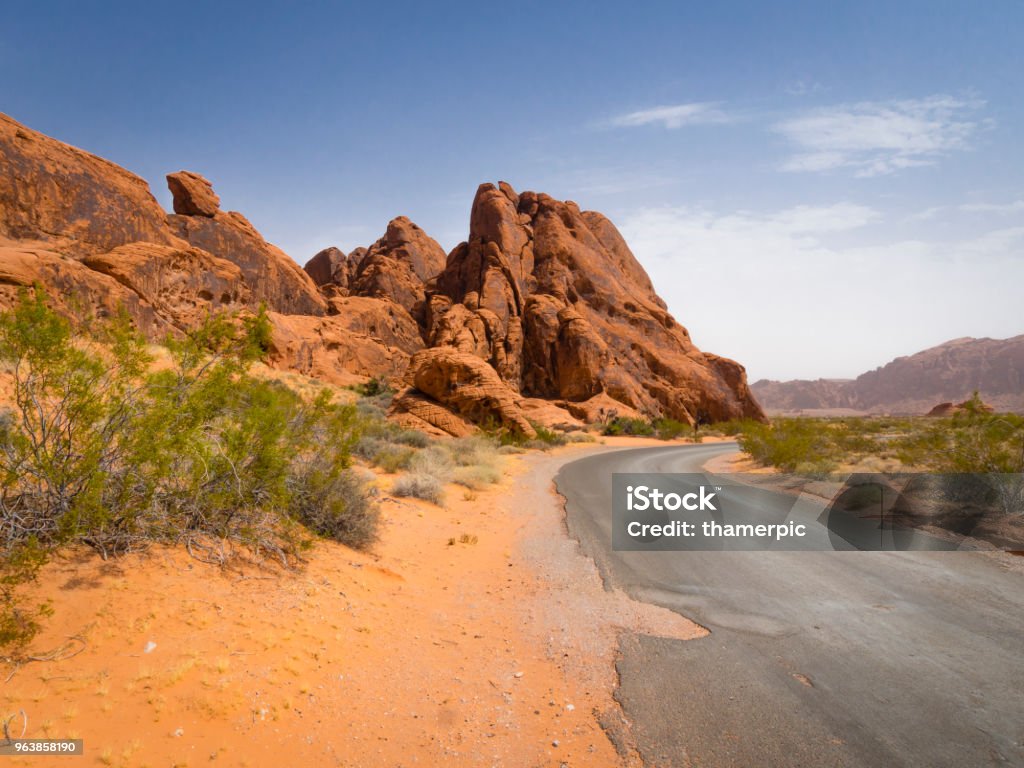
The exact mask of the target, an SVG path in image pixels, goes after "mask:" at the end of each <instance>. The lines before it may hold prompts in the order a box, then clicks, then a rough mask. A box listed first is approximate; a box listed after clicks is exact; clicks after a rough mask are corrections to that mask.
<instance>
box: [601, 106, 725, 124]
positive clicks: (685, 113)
mask: <svg viewBox="0 0 1024 768" xmlns="http://www.w3.org/2000/svg"><path fill="white" fill-rule="evenodd" d="M719 106H720V102H714V101H703V102H692V103H690V104H671V105H665V106H660V107H651V108H650V109H641V110H639V111H637V112H627V113H626V114H623V115H618V116H616V117H613V118H611V119H610V120H608V122H607V124H608V125H612V126H615V127H618V128H637V127H639V126H642V125H658V124H660V125H661V126H662V127H663V128H670V129H672V128H682V127H683V126H687V125H710V124H716V123H728V122H731V121H732V118H730V117H729V115H727V114H726V113H725V112H723V111H722V110H721V109H720V108H719Z"/></svg>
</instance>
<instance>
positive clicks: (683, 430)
mask: <svg viewBox="0 0 1024 768" xmlns="http://www.w3.org/2000/svg"><path fill="white" fill-rule="evenodd" d="M652 426H653V427H654V432H655V434H657V436H658V439H659V440H675V439H676V438H679V437H683V436H684V435H688V434H690V432H692V431H693V428H692V427H691V426H690V425H689V424H685V423H684V422H682V421H676V420H675V419H669V418H662V419H657V420H656V421H655V422H654V424H653V425H652Z"/></svg>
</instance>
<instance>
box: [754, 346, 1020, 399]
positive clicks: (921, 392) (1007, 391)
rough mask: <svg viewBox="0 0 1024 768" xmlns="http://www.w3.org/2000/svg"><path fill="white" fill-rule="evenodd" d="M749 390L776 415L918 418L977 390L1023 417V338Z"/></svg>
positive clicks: (943, 348)
mask: <svg viewBox="0 0 1024 768" xmlns="http://www.w3.org/2000/svg"><path fill="white" fill-rule="evenodd" d="M752 388H753V390H754V392H755V394H756V395H757V397H758V399H760V400H761V401H762V402H763V403H764V404H765V407H766V408H768V409H769V410H771V411H778V412H786V411H794V410H811V409H833V408H853V409H856V410H860V411H864V412H868V413H893V414H922V413H928V412H929V409H931V408H932V406H933V405H934V404H935V403H936V402H939V403H940V404H941V403H943V402H948V403H958V402H960V401H962V400H964V398H966V397H968V396H970V394H971V393H972V392H974V391H975V390H977V391H978V392H979V393H980V394H981V396H982V398H983V399H984V400H985V402H986V403H989V404H990V405H992V406H994V407H995V408H996V409H997V410H1000V411H1017V412H1021V413H1024V335H1022V336H1014V337H1013V338H1009V339H974V338H962V339H954V340H952V341H948V342H946V343H945V344H940V345H939V346H937V347H931V348H929V349H926V350H923V351H922V352H918V353H916V354H913V355H909V356H907V357H898V358H896V359H895V360H893V361H892V362H889V363H887V364H886V365H884V366H882V367H880V368H876V369H875V370H873V371H869V372H867V373H864V374H861V375H860V376H858V377H857V378H856V379H846V380H841V379H840V380H835V379H832V380H829V379H822V380H818V381H801V380H796V381H782V382H779V381H767V380H762V381H758V382H756V383H755V384H754V385H753V386H752ZM953 407H954V408H955V407H956V406H953Z"/></svg>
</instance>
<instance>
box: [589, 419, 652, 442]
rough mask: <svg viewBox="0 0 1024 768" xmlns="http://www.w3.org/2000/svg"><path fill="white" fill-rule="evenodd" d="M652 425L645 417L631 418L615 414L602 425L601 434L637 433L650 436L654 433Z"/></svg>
mask: <svg viewBox="0 0 1024 768" xmlns="http://www.w3.org/2000/svg"><path fill="white" fill-rule="evenodd" d="M654 432H655V429H654V425H653V424H652V423H651V422H650V421H647V420H646V419H632V418H626V417H625V416H615V417H614V418H612V419H611V420H610V421H608V423H606V424H605V425H604V429H603V430H602V434H605V435H609V436H615V435H638V436H642V437H650V436H652V435H654Z"/></svg>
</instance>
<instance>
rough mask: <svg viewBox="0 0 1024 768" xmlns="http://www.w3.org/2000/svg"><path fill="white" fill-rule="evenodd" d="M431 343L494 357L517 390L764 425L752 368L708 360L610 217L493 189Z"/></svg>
mask: <svg viewBox="0 0 1024 768" xmlns="http://www.w3.org/2000/svg"><path fill="white" fill-rule="evenodd" d="M427 310H428V311H427V317H426V320H427V333H428V335H427V341H428V344H429V345H431V346H451V347H454V348H456V349H458V350H460V351H463V352H466V353H469V354H472V355H475V356H477V357H479V358H481V359H483V360H486V361H488V362H489V363H490V364H491V365H492V366H493V367H494V368H495V370H496V371H497V372H498V373H499V375H500V376H501V378H502V380H503V381H504V382H505V383H506V384H507V385H508V386H509V387H510V388H512V389H513V390H515V391H519V392H522V393H523V394H527V395H530V396H534V397H543V398H549V399H563V400H566V401H569V402H574V403H579V402H584V401H588V400H590V399H591V398H594V397H596V396H598V395H605V396H607V397H608V398H610V399H612V400H614V401H617V402H618V403H620V404H621V406H622V409H623V411H626V410H631V411H638V412H642V413H645V414H648V415H652V416H654V415H667V416H671V417H673V418H676V419H680V420H683V421H687V422H689V423H693V422H694V421H700V422H708V421H719V420H725V419H731V418H739V417H752V418H763V416H762V414H761V410H760V408H759V406H758V405H757V402H756V401H755V400H754V399H753V397H752V396H751V394H750V391H749V389H748V388H747V385H746V378H745V373H744V371H743V368H742V366H740V365H739V364H738V363H735V362H733V361H731V360H727V359H726V358H721V357H718V356H717V355H710V354H707V355H706V354H704V353H702V352H701V351H700V350H699V349H697V348H696V347H695V346H694V345H693V343H692V342H691V341H690V336H689V334H688V333H687V331H686V329H685V328H683V327H682V326H681V325H679V324H678V323H676V321H675V320H674V319H673V318H672V316H671V315H669V314H668V312H667V311H666V310H665V303H664V302H663V301H662V300H661V299H660V298H659V297H658V296H657V294H656V293H655V292H654V289H653V287H652V285H651V281H650V279H649V278H648V276H647V274H646V272H644V270H643V268H642V267H641V266H640V264H639V262H637V260H636V259H635V257H634V256H633V254H632V253H631V252H630V250H629V248H628V247H627V245H626V243H625V241H624V240H623V239H622V236H621V235H620V234H619V233H618V231H617V230H616V229H615V227H614V226H613V225H612V224H611V222H610V221H608V219H606V218H605V217H604V216H602V215H601V214H599V213H594V212H591V211H580V209H579V208H578V207H577V206H576V204H575V203H572V202H561V201H558V200H555V199H553V198H551V197H549V196H547V195H544V194H536V193H533V192H524V193H523V194H522V195H517V194H516V193H515V191H514V190H513V189H512V188H511V187H510V186H509V185H508V184H505V183H500V184H499V185H498V186H497V187H495V186H493V185H491V184H484V185H483V186H481V187H480V189H479V190H478V191H477V195H476V199H475V200H474V202H473V209H472V213H471V215H470V235H469V240H468V241H467V242H465V243H462V244H461V245H459V246H457V247H456V248H455V250H453V251H452V253H451V255H450V256H449V258H448V263H447V266H446V267H445V270H444V272H442V273H441V275H440V276H439V277H438V278H437V293H436V294H435V295H433V296H431V298H430V300H429V304H428V307H427Z"/></svg>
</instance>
